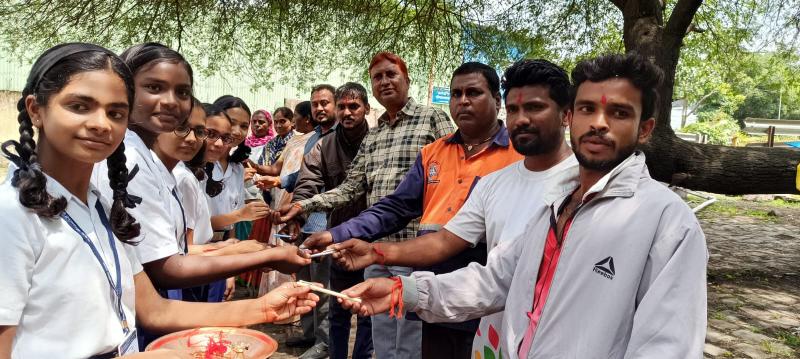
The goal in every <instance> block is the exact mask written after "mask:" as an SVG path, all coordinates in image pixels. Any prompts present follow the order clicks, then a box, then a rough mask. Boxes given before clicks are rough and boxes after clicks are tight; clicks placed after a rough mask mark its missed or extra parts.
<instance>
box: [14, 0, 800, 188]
mask: <svg viewBox="0 0 800 359" xmlns="http://www.w3.org/2000/svg"><path fill="white" fill-rule="evenodd" d="M0 15H2V17H3V19H4V21H3V22H2V23H0V36H1V37H3V39H4V40H5V41H4V43H5V44H6V46H7V47H8V50H11V51H17V52H19V51H22V50H30V49H37V50H43V49H45V48H47V47H49V46H51V45H54V44H56V43H60V42H64V41H77V40H80V41H90V42H95V43H99V44H103V45H106V46H108V47H111V48H115V49H122V48H125V47H128V46H130V45H132V44H135V43H140V42H144V41H159V42H162V43H165V44H167V45H169V46H172V47H174V48H177V49H179V50H180V51H182V52H183V53H184V54H185V55H186V56H187V57H188V58H189V59H190V61H192V63H193V64H195V67H196V68H197V69H198V70H199V71H201V72H204V73H206V74H213V73H218V72H220V71H236V72H244V73H245V74H250V75H252V77H253V78H256V79H259V80H262V81H263V82H262V83H260V85H265V86H270V85H271V83H270V82H269V81H270V79H275V78H276V77H275V76H264V75H263V74H265V73H270V74H273V75H277V79H278V80H280V81H292V82H300V83H309V82H313V81H314V79H317V78H319V77H320V76H325V75H326V74H327V73H330V72H331V71H333V70H341V71H347V72H350V73H353V74H358V76H361V77H362V78H364V77H365V75H366V63H367V61H368V60H369V58H370V57H371V56H372V55H373V54H374V53H375V52H377V51H380V50H390V51H393V52H396V53H398V54H400V55H401V56H403V57H404V58H405V59H406V60H407V61H408V62H409V64H410V71H411V72H412V77H413V78H415V79H417V81H419V80H422V79H428V78H430V77H435V78H437V79H438V80H443V79H448V78H449V72H450V70H452V69H453V68H454V67H455V66H457V64H459V63H461V62H462V61H464V60H478V61H483V62H486V63H489V64H490V65H493V66H495V67H496V68H498V70H499V69H502V68H504V67H505V66H507V65H508V64H510V63H511V62H513V61H515V60H517V59H520V58H537V57H538V58H547V59H550V60H552V61H554V62H556V63H560V64H561V65H562V66H564V67H565V68H568V69H569V68H571V67H572V65H573V64H574V63H575V62H576V61H578V60H580V59H582V58H585V57H587V56H593V55H597V54H599V53H605V52H622V51H629V50H635V51H638V52H640V53H641V54H643V55H645V56H647V57H648V58H650V59H651V61H653V62H654V63H655V64H657V65H659V66H660V67H661V68H662V69H663V70H664V71H665V73H666V75H667V81H666V83H665V84H664V86H662V88H660V89H659V92H660V93H661V95H662V99H661V100H660V102H659V110H658V117H657V118H658V124H657V128H656V133H655V136H654V140H653V141H652V146H651V147H650V148H648V149H646V152H647V154H648V164H649V165H650V166H651V171H652V173H653V175H654V177H656V178H657V179H661V180H663V181H666V182H671V183H674V184H680V185H684V186H687V187H690V188H697V189H704V190H711V191H718V192H731V193H742V192H780V191H783V192H787V191H796V189H795V188H794V184H793V183H794V181H793V180H794V175H795V174H796V166H797V162H798V160H800V155H797V154H796V153H792V152H782V151H778V150H771V149H770V150H771V152H764V151H761V150H749V152H746V153H745V152H741V153H740V152H731V151H730V150H728V149H724V148H716V147H713V146H705V147H690V146H689V145H687V144H684V143H682V142H680V141H679V140H677V138H675V137H674V136H673V134H672V129H671V128H670V127H669V121H668V120H669V110H670V108H671V101H672V100H673V99H677V98H685V99H687V101H688V102H689V103H690V105H691V106H692V108H693V111H696V112H697V114H698V115H699V117H701V118H702V119H705V120H711V121H713V120H718V119H720V118H723V119H728V120H730V118H733V117H734V116H737V117H741V116H758V117H774V116H773V112H774V114H775V115H777V104H776V103H775V102H776V100H775V98H776V97H779V98H782V99H785V102H786V104H785V105H783V104H782V106H785V110H783V111H782V112H783V114H785V115H783V114H782V117H784V118H785V117H787V116H788V117H792V116H795V115H797V114H798V112H800V104H798V100H800V99H799V98H798V96H799V95H798V92H799V91H800V90H798V87H799V86H798V80H799V78H800V71H797V70H798V67H800V65H799V64H798V46H797V45H798V37H799V36H800V0H759V1H756V0H707V1H705V2H704V1H702V0H585V1H575V0H558V1H546V2H545V1H531V0H529V1H522V0H519V1H511V2H507V1H499V0H339V1H331V0H299V1H283V0H280V1H278V0H260V1H249V0H221V1H220V0H171V1H139V0H112V1H99V0H11V1H9V2H7V3H6V4H4V5H0ZM344 49H346V51H343V50H344ZM345 53H346V54H347V56H342V54H345ZM232 54H238V55H240V56H235V57H234V56H231V55H232ZM234 59H240V60H234ZM783 96H785V98H784V97H783ZM773 104H774V105H773ZM773 110H774V111H773ZM697 154H704V155H705V156H706V157H705V159H703V160H699V159H696V158H695V157H696V156H697ZM693 156H694V157H693ZM720 156H721V157H720ZM726 156H729V157H730V158H731V161H733V160H734V159H735V158H736V157H741V156H746V157H749V158H751V159H752V160H753V161H754V162H760V163H761V164H760V167H758V169H757V170H758V171H760V172H763V173H762V174H761V175H764V176H772V177H774V178H776V179H775V180H774V181H773V183H769V184H768V183H766V182H764V181H760V182H759V184H760V185H759V186H755V187H754V186H752V185H747V186H742V187H739V188H737V187H732V186H725V187H721V186H720V184H721V183H724V176H730V175H731V174H733V175H735V174H736V171H735V170H734V169H735V167H736V166H735V164H734V163H730V164H728V163H726V162H725V161H726V160H725V159H724V158H727V157H726ZM776 156H777V157H781V158H782V159H783V158H785V161H783V162H780V163H772V164H769V163H768V162H770V161H766V158H772V157H776ZM689 158H695V163H692V162H691V161H689V160H688V159H689ZM703 161H706V162H703ZM708 161H715V163H714V165H715V166H719V167H727V168H726V171H727V172H726V174H724V175H723V174H722V173H721V172H719V173H716V174H713V172H714V171H709V170H708V169H707V167H708V166H709V165H711V163H708ZM740 162H741V161H740ZM731 170H734V171H733V172H730V171H731ZM754 170H755V167H752V168H749V169H747V170H744V169H743V170H742V171H744V172H743V173H741V174H740V175H741V176H745V177H746V175H747V174H748V173H750V172H752V171H754ZM701 171H702V172H704V173H701ZM715 176H722V177H715ZM789 177H791V181H790V178H789Z"/></svg>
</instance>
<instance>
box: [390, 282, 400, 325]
mask: <svg viewBox="0 0 800 359" xmlns="http://www.w3.org/2000/svg"><path fill="white" fill-rule="evenodd" d="M389 279H391V280H393V281H394V284H393V285H392V295H391V304H390V306H389V318H398V319H399V318H402V317H403V281H402V280H401V279H400V277H391V278H389Z"/></svg>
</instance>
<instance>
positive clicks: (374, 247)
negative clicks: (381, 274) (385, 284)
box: [372, 244, 386, 265]
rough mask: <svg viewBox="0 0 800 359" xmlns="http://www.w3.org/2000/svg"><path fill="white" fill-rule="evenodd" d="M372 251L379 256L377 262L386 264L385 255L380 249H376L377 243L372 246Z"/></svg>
mask: <svg viewBox="0 0 800 359" xmlns="http://www.w3.org/2000/svg"><path fill="white" fill-rule="evenodd" d="M372 251H373V252H375V254H377V255H378V256H379V257H381V259H380V261H378V264H380V265H386V255H385V254H383V251H382V250H380V249H378V245H377V244H376V245H373V246H372Z"/></svg>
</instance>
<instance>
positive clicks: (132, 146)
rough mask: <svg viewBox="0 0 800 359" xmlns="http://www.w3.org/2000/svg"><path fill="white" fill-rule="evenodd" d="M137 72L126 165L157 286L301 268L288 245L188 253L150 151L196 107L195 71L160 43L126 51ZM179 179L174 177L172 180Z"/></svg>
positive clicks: (99, 177) (98, 175)
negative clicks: (235, 251)
mask: <svg viewBox="0 0 800 359" xmlns="http://www.w3.org/2000/svg"><path fill="white" fill-rule="evenodd" d="M121 57H122V59H123V60H124V61H125V62H126V64H127V65H128V67H129V68H130V69H131V71H132V72H133V75H134V82H135V84H136V97H135V103H134V106H133V108H134V111H133V112H132V113H131V118H130V124H129V126H128V131H127V133H126V135H125V141H124V143H125V146H126V151H125V154H126V156H128V161H127V163H126V167H127V169H128V170H129V171H130V173H131V180H130V188H131V190H130V192H131V193H135V194H136V196H139V198H138V202H139V205H138V206H137V207H136V208H135V209H133V210H132V213H133V215H134V216H135V217H137V218H139V222H140V223H141V225H142V236H141V241H140V244H139V245H138V246H137V253H138V256H139V259H140V261H141V263H142V265H143V267H144V269H145V271H146V272H147V273H148V274H149V275H150V276H151V277H152V278H153V281H154V284H156V286H157V287H159V288H163V289H172V288H185V287H190V286H196V285H202V284H205V283H209V282H211V281H214V280H218V279H224V278H228V277H230V276H232V275H235V274H237V273H241V272H243V271H247V270H251V269H255V268H260V267H263V266H269V267H273V268H276V269H279V270H283V271H290V272H291V271H296V270H297V267H298V266H302V265H305V263H307V262H308V260H307V259H305V258H302V257H300V256H299V255H297V253H296V252H290V251H291V249H290V250H283V249H278V250H275V249H265V250H262V251H258V252H254V253H247V254H241V255H231V256H216V257H206V256H185V255H183V254H184V253H185V241H184V239H183V237H182V236H180V235H176V233H179V232H181V231H182V230H183V228H184V227H183V219H182V217H183V216H184V215H185V211H186V209H185V208H184V213H183V214H180V213H178V212H180V209H179V208H178V210H177V211H175V210H174V209H173V208H176V207H177V206H174V204H173V203H176V201H173V200H172V199H174V198H175V196H173V193H172V190H171V189H170V188H169V187H170V186H169V184H170V183H169V181H171V178H172V176H171V174H169V171H166V168H162V167H163V164H159V163H156V162H157V161H155V158H157V157H154V156H153V154H152V153H150V151H149V149H150V148H151V147H152V145H153V143H154V142H155V140H156V137H157V136H158V134H160V133H165V132H171V131H174V130H175V128H176V127H177V126H178V125H179V124H181V123H182V122H183V121H185V120H186V118H187V117H188V115H189V113H190V112H191V108H192V97H191V91H192V69H191V66H190V65H189V63H188V62H186V60H185V59H184V58H183V56H182V55H180V54H179V53H177V52H175V51H174V50H171V49H169V48H167V47H165V46H163V45H161V44H156V43H146V44H140V45H136V46H133V47H131V48H129V49H127V50H125V52H123V53H122V55H121ZM107 168H108V166H107V165H100V166H97V168H96V169H95V174H94V179H95V180H96V181H97V182H96V183H99V185H98V186H97V187H98V188H100V189H101V191H103V190H104V189H105V190H106V191H109V190H110V189H109V186H108V184H107V180H104V177H105V176H104V172H105V170H106V169H107ZM172 180H174V179H172Z"/></svg>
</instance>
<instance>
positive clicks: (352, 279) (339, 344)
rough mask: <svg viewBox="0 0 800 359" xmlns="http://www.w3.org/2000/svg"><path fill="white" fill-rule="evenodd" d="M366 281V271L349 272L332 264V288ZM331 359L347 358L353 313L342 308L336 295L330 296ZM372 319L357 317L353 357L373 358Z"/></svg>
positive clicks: (337, 289) (343, 287) (336, 288)
mask: <svg viewBox="0 0 800 359" xmlns="http://www.w3.org/2000/svg"><path fill="white" fill-rule="evenodd" d="M363 281H364V271H363V270H360V271H356V272H348V271H345V270H343V269H341V268H339V267H337V266H336V265H335V264H334V265H331V289H332V290H334V291H337V292H341V291H343V290H345V289H348V288H350V287H352V286H354V285H356V284H358V283H361V282H363ZM329 300H330V302H329V303H330V304H329V308H330V312H329V317H328V319H329V321H330V325H331V329H330V340H329V341H328V342H329V344H330V347H329V351H328V352H329V353H330V357H331V359H347V344H348V341H349V339H350V319H351V318H352V316H353V313H350V311H349V310H346V309H344V308H342V306H341V305H339V302H338V301H337V300H336V297H333V296H331V297H330V298H329ZM372 351H373V348H372V320H371V319H370V317H358V318H357V319H356V340H355V344H354V345H353V359H367V358H372Z"/></svg>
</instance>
